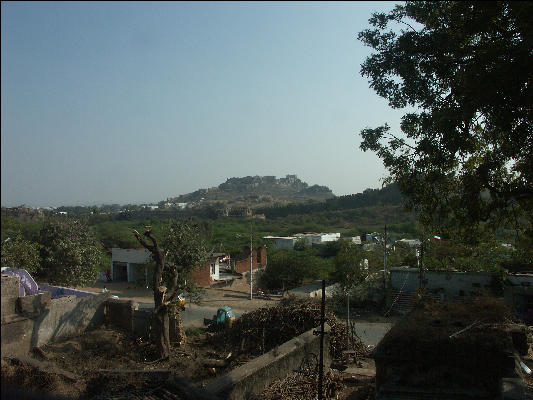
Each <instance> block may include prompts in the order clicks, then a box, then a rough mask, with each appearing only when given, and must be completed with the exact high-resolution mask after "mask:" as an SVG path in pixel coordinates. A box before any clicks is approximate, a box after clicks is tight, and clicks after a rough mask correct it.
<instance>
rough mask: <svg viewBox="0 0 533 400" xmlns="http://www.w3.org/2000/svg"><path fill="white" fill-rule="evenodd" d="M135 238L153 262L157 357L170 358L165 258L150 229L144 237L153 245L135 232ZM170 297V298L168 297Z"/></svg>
mask: <svg viewBox="0 0 533 400" xmlns="http://www.w3.org/2000/svg"><path fill="white" fill-rule="evenodd" d="M133 233H134V234H135V237H136V238H137V240H138V241H139V243H140V244H142V245H143V247H145V248H146V249H147V250H149V251H150V252H151V253H152V255H153V258H154V261H155V270H154V280H153V284H154V314H155V318H154V322H155V327H154V328H155V332H156V334H157V338H156V340H155V341H156V346H157V349H158V352H159V357H160V358H161V359H166V358H168V357H169V356H170V334H169V316H168V313H169V303H170V302H169V301H165V300H166V299H165V294H166V292H167V288H166V287H165V286H163V285H162V283H163V282H162V280H163V269H164V268H165V258H166V254H163V252H162V251H161V249H160V248H159V245H158V244H157V240H156V238H155V237H154V235H153V234H152V228H151V227H149V226H148V227H146V232H145V233H144V236H146V237H148V238H149V239H150V240H151V241H152V243H153V245H150V244H148V243H147V242H146V241H145V240H144V239H143V238H142V236H141V235H140V234H139V232H137V231H135V230H134V231H133ZM169 297H171V296H169Z"/></svg>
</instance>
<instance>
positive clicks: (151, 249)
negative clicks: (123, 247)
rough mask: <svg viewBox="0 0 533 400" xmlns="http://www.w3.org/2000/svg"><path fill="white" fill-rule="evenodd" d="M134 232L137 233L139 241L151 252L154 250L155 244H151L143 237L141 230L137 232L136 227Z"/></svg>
mask: <svg viewBox="0 0 533 400" xmlns="http://www.w3.org/2000/svg"><path fill="white" fill-rule="evenodd" d="M133 234H134V235H135V237H136V238H137V240H138V241H139V243H140V244H141V245H142V246H143V247H144V248H146V249H147V250H149V251H150V252H151V253H153V252H154V250H155V248H154V246H150V245H149V244H148V243H147V242H146V241H145V240H144V239H143V237H142V236H141V235H140V233H139V232H137V231H136V230H135V229H134V230H133Z"/></svg>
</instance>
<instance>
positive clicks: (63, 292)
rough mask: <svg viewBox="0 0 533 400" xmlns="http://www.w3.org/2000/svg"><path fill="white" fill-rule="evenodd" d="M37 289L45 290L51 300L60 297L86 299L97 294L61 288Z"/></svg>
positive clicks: (42, 287) (45, 286) (42, 286)
mask: <svg viewBox="0 0 533 400" xmlns="http://www.w3.org/2000/svg"><path fill="white" fill-rule="evenodd" d="M39 289H40V290H41V291H42V290H45V291H47V292H50V294H51V296H52V298H56V297H60V296H76V297H88V296H96V295H97V294H98V293H94V292H87V291H85V290H78V289H72V288H67V287H63V286H51V285H41V286H40V288H39Z"/></svg>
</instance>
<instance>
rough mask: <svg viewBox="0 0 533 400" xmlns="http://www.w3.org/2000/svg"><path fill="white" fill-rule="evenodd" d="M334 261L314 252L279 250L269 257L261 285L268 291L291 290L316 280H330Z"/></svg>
mask: <svg viewBox="0 0 533 400" xmlns="http://www.w3.org/2000/svg"><path fill="white" fill-rule="evenodd" d="M333 269H334V264H333V261H332V260H328V259H324V258H321V257H318V256H317V255H316V254H315V253H314V252H313V251H312V250H304V251H293V250H286V249H285V250H279V251H277V252H272V253H271V254H270V255H269V259H268V265H267V267H266V270H265V273H263V274H262V275H261V285H263V286H264V287H266V288H268V289H284V290H287V289H291V288H294V287H297V286H300V285H301V284H303V283H307V282H309V281H313V280H316V279H325V278H328V277H329V275H330V274H331V272H332V271H333Z"/></svg>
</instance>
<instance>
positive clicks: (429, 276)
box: [390, 268, 492, 300]
mask: <svg viewBox="0 0 533 400" xmlns="http://www.w3.org/2000/svg"><path fill="white" fill-rule="evenodd" d="M418 279H419V278H418V269H417V268H391V271H390V282H391V288H392V289H394V290H397V291H400V290H401V291H402V292H414V291H416V290H418V285H419V283H418ZM424 281H425V282H424V287H425V288H426V289H428V290H430V291H436V290H439V289H441V290H442V292H443V296H444V298H443V300H453V299H457V298H460V297H464V296H470V295H471V294H473V293H477V292H479V291H483V290H489V289H490V284H491V281H492V275H491V274H490V273H488V272H447V271H424ZM461 292H462V294H461Z"/></svg>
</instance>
